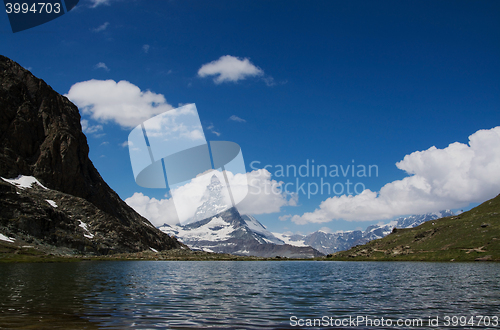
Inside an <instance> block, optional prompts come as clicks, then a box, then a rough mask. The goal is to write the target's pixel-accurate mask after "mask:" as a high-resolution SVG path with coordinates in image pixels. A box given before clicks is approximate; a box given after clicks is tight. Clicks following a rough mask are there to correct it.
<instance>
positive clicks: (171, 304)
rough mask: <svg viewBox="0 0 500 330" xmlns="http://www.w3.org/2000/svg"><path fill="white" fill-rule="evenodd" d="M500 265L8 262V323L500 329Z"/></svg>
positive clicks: (4, 324)
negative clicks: (405, 323)
mask: <svg viewBox="0 0 500 330" xmlns="http://www.w3.org/2000/svg"><path fill="white" fill-rule="evenodd" d="M499 274H500V264H498V263H423V262H422V263H420V262H416V263H410V262H408V263H407V262H394V263H389V262H318V261H277V262H274V261H267V262H237V261H235V262H224V261H219V262H211V261H206V262H205V261H198V262H189V261H156V262H155V261H138V262H133V261H128V262H80V263H60V264H0V281H1V282H0V328H7V329H20V328H21V329H193V328H207V327H211V328H240V329H253V328H259V329H278V328H279V329H282V328H292V329H294V328H300V326H299V324H304V327H306V325H307V324H308V323H307V322H313V321H314V319H317V320H316V322H319V321H320V320H321V321H323V323H322V324H319V323H316V325H317V326H318V327H317V328H342V329H344V328H345V329H402V328H406V329H417V328H418V329H423V328H429V326H428V322H429V317H431V320H433V322H435V321H438V327H433V328H434V329H438V328H439V329H443V328H460V329H470V328H481V329H485V328H491V329H495V328H496V329H499V328H500V324H499V325H498V326H494V325H495V317H497V318H498V317H499V316H500V310H499V306H500V275H499ZM453 316H462V319H459V318H456V319H452V318H451V317H453ZM349 317H351V320H349ZM436 317H437V318H438V319H436ZM464 317H467V318H466V319H464ZM486 317H488V318H486ZM362 318H365V319H364V320H365V322H363V319H362ZM382 318H384V319H383V321H382ZM291 319H292V321H291ZM415 319H416V320H417V323H413V325H412V326H408V327H405V326H404V323H400V324H403V326H397V324H396V322H398V321H399V322H407V325H410V322H415ZM418 319H420V320H422V321H423V326H421V324H419V323H418ZM355 320H359V321H360V322H359V323H357V324H355V323H353V321H355ZM446 320H448V323H449V325H450V327H446V326H445V325H446ZM464 320H466V321H467V322H469V324H468V325H467V324H463V323H462V325H464V326H460V322H461V321H464ZM471 320H472V321H473V322H474V324H475V326H472V323H471ZM349 321H350V322H351V323H349V324H347V322H349ZM389 321H390V322H392V326H389V325H388V324H387V323H388V322H389ZM480 321H482V322H483V323H482V324H479V322H480ZM335 322H337V323H335ZM342 322H344V323H343V325H342ZM370 322H371V323H370ZM453 322H455V326H453ZM485 322H489V323H488V324H489V326H487V324H486V323H485ZM434 324H435V323H434ZM335 325H337V327H336V326H335ZM478 325H479V326H478Z"/></svg>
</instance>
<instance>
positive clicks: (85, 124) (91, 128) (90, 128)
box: [80, 119, 102, 134]
mask: <svg viewBox="0 0 500 330" xmlns="http://www.w3.org/2000/svg"><path fill="white" fill-rule="evenodd" d="M80 124H81V125H82V131H83V133H85V134H94V133H97V132H100V131H102V125H90V124H89V121H88V120H86V119H82V120H81V121H80Z"/></svg>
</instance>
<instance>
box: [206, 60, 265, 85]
mask: <svg viewBox="0 0 500 330" xmlns="http://www.w3.org/2000/svg"><path fill="white" fill-rule="evenodd" d="M263 74H264V71H262V69H260V68H259V67H257V66H255V65H254V64H252V63H251V62H250V60H249V59H248V58H244V59H241V58H238V57H234V56H231V55H225V56H221V57H220V58H219V59H218V60H215V61H212V62H210V63H206V64H203V65H202V66H201V68H200V69H199V70H198V76H199V77H207V76H215V78H214V82H215V83H216V84H220V83H223V82H237V81H238V80H243V79H246V78H248V77H255V76H261V75H263Z"/></svg>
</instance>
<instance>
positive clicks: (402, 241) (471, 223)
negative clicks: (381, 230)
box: [328, 195, 500, 261]
mask: <svg viewBox="0 0 500 330" xmlns="http://www.w3.org/2000/svg"><path fill="white" fill-rule="evenodd" d="M328 259H329V260H424V261H449V260H452V259H453V260H456V261H472V260H494V261H500V195H499V196H497V197H495V198H493V199H491V200H489V201H486V202H484V203H483V204H481V205H479V206H477V207H475V208H473V209H472V210H470V211H468V212H464V213H462V214H460V215H458V216H452V217H446V218H442V219H438V220H432V221H428V222H426V223H424V224H422V225H420V226H418V227H415V228H411V229H398V230H396V231H395V232H393V233H392V234H390V235H388V236H386V237H384V238H382V239H379V240H375V241H371V242H369V243H367V244H365V245H362V246H356V247H353V248H352V249H350V250H348V251H342V252H338V253H336V254H334V255H333V256H331V257H329V258H328Z"/></svg>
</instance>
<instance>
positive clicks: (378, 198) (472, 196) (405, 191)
mask: <svg viewBox="0 0 500 330" xmlns="http://www.w3.org/2000/svg"><path fill="white" fill-rule="evenodd" d="M396 166H397V167H398V168H399V169H401V170H403V171H405V172H406V173H408V175H409V176H408V177H405V178H404V179H402V180H397V181H393V182H390V183H387V184H386V185H385V186H383V187H382V188H381V189H380V191H379V192H378V193H377V192H373V191H370V190H368V189H367V190H365V191H363V192H362V193H361V194H359V195H356V196H347V195H343V196H335V197H331V198H328V199H326V200H325V201H323V202H322V203H321V204H320V206H319V208H318V209H316V210H315V211H314V212H308V213H304V214H303V215H301V216H298V215H295V216H293V217H292V221H293V222H295V223H297V224H306V223H323V222H329V221H332V220H336V219H344V220H358V221H361V220H381V219H389V218H392V217H395V216H400V215H406V214H415V213H426V212H434V211H437V210H442V209H453V208H460V207H464V206H467V205H469V204H470V203H474V202H482V201H485V200H487V199H490V198H493V197H495V196H496V195H498V194H499V193H500V126H498V127H495V128H492V129H490V130H479V131H477V132H475V133H474V134H472V135H471V136H469V143H468V144H463V143H459V142H455V143H452V144H450V145H449V146H448V147H446V148H444V149H438V148H436V147H431V148H429V149H427V150H424V151H416V152H413V153H411V154H409V155H406V156H405V157H404V159H403V160H402V161H400V162H398V163H396Z"/></svg>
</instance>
